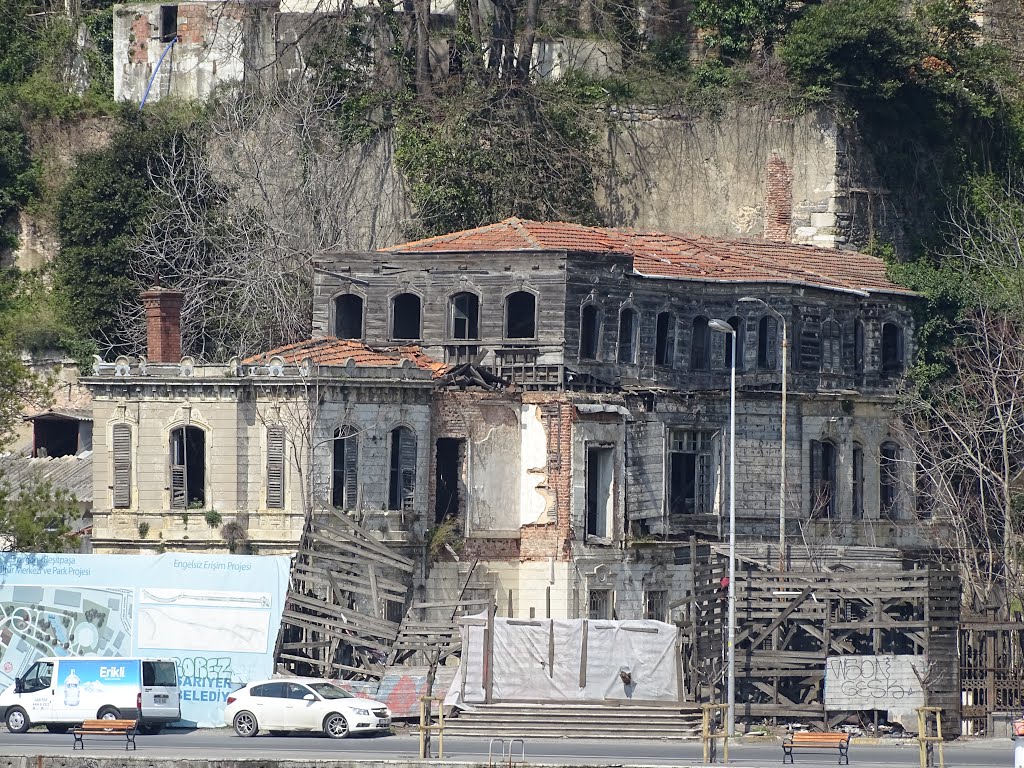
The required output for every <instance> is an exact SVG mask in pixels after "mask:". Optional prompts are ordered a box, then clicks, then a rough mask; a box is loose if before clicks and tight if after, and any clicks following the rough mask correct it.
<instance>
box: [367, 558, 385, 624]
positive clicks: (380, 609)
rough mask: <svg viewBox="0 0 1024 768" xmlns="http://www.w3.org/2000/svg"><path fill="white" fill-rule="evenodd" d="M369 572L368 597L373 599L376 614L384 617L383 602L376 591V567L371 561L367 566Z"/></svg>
mask: <svg viewBox="0 0 1024 768" xmlns="http://www.w3.org/2000/svg"><path fill="white" fill-rule="evenodd" d="M368 569H369V572H370V599H371V600H373V610H374V611H376V613H377V616H378V617H380V618H382V619H383V618H384V604H383V603H381V601H380V595H379V594H378V593H377V569H376V568H374V567H373V563H370V564H369V566H368Z"/></svg>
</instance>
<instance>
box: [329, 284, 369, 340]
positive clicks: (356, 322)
mask: <svg viewBox="0 0 1024 768" xmlns="http://www.w3.org/2000/svg"><path fill="white" fill-rule="evenodd" d="M334 335H335V336H337V337H338V338H339V339H361V338H363V298H362V296H357V295H356V294H354V293H345V294H342V295H341V296H339V297H338V298H336V299H335V300H334Z"/></svg>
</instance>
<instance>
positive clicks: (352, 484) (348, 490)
mask: <svg viewBox="0 0 1024 768" xmlns="http://www.w3.org/2000/svg"><path fill="white" fill-rule="evenodd" d="M331 434H332V438H331V506H332V507H334V508H335V509H340V510H352V509H356V506H355V505H356V504H358V503H359V430H357V429H356V428H355V427H353V426H352V425H351V424H339V425H338V426H336V427H335V428H334V429H333V430H332V431H331ZM338 443H341V444H342V457H341V461H340V462H339V460H338ZM339 464H340V466H339ZM339 477H341V479H342V482H341V486H340V488H339V485H338V478H339ZM350 496H352V497H353V498H349V497H350ZM339 501H340V502H341V504H340V506H339V504H338V502H339Z"/></svg>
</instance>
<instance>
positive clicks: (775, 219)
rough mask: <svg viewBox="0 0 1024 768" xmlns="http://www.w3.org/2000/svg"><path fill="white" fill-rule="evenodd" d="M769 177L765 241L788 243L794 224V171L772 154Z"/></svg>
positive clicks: (776, 155)
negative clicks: (791, 226) (791, 227)
mask: <svg viewBox="0 0 1024 768" xmlns="http://www.w3.org/2000/svg"><path fill="white" fill-rule="evenodd" d="M767 175H768V180H767V187H768V188H767V190H766V191H765V212H764V239H765V240H773V241H775V242H780V243H788V242H789V241H790V231H789V230H790V225H791V224H792V222H793V171H792V169H791V168H790V167H789V166H788V165H787V164H786V161H785V160H783V159H782V158H781V157H779V155H778V154H776V153H772V156H771V158H770V159H769V160H768V174H767Z"/></svg>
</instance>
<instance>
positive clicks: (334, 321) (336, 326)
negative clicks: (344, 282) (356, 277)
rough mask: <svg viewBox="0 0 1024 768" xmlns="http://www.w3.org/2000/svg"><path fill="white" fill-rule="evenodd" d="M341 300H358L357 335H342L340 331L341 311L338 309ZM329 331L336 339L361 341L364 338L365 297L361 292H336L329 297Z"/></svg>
mask: <svg viewBox="0 0 1024 768" xmlns="http://www.w3.org/2000/svg"><path fill="white" fill-rule="evenodd" d="M343 300H355V301H358V302H359V335H358V336H352V335H350V334H345V335H342V333H341V328H340V324H341V316H342V313H341V312H340V311H339V309H340V304H341V302H342V301H343ZM331 313H332V315H331V331H332V334H331V335H332V336H334V337H335V338H337V339H351V340H353V341H361V340H363V339H364V338H366V297H365V296H363V295H362V294H361V293H357V292H355V291H348V292H346V293H339V294H336V295H335V296H333V297H332V298H331Z"/></svg>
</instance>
